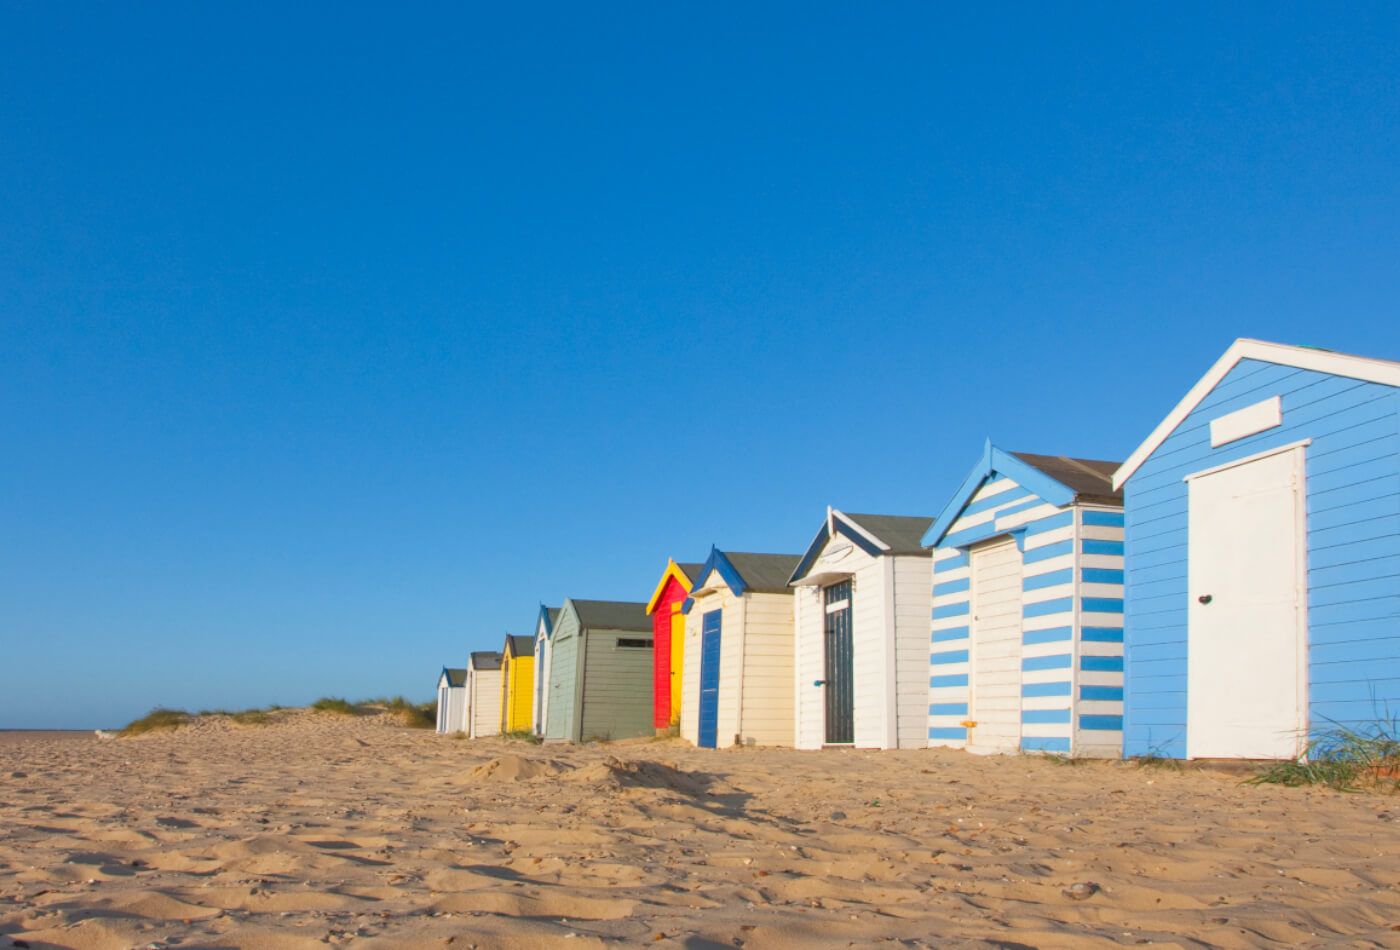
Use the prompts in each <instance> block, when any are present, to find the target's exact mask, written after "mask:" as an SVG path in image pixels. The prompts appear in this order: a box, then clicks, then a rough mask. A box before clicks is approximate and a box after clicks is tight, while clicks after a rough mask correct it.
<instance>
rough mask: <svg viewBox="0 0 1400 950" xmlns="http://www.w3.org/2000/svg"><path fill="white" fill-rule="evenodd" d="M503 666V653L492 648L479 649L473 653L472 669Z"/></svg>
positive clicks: (497, 668)
mask: <svg viewBox="0 0 1400 950" xmlns="http://www.w3.org/2000/svg"><path fill="white" fill-rule="evenodd" d="M500 668H501V655H500V654H499V653H496V652H494V651H492V650H478V651H476V652H475V653H473V654H472V669H474V670H499V669H500Z"/></svg>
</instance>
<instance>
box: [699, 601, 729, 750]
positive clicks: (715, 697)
mask: <svg viewBox="0 0 1400 950" xmlns="http://www.w3.org/2000/svg"><path fill="white" fill-rule="evenodd" d="M723 614H724V611H722V610H711V611H710V612H708V613H706V614H705V615H704V616H702V617H701V618H700V709H699V713H700V735H699V737H698V741H697V743H696V744H697V745H699V746H700V748H702V749H713V748H715V747H716V745H717V744H718V742H717V740H718V738H719V736H718V732H719V647H720V634H721V631H722V627H723V624H722V617H723Z"/></svg>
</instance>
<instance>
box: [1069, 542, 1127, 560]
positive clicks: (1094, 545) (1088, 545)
mask: <svg viewBox="0 0 1400 950" xmlns="http://www.w3.org/2000/svg"><path fill="white" fill-rule="evenodd" d="M1080 550H1081V551H1083V552H1084V553H1085V554H1117V555H1120V556H1121V555H1122V553H1123V542H1122V541H1093V540H1085V541H1084V543H1083V545H1082V546H1081V547H1080Z"/></svg>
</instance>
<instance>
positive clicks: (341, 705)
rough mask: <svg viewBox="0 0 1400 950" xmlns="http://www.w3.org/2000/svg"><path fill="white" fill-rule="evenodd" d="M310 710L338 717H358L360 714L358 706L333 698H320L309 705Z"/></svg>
mask: <svg viewBox="0 0 1400 950" xmlns="http://www.w3.org/2000/svg"><path fill="white" fill-rule="evenodd" d="M311 708H312V709H314V710H316V711H317V712H328V713H335V714H337V715H340V716H358V715H360V712H361V710H360V707H359V706H356V705H355V704H353V703H349V702H346V701H345V700H343V699H340V698H338V697H335V696H322V697H321V698H320V699H318V700H316V701H315V702H314V703H312V704H311Z"/></svg>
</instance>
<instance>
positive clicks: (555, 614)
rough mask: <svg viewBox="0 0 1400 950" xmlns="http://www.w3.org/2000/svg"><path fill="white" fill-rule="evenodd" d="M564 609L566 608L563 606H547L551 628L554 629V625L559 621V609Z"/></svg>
mask: <svg viewBox="0 0 1400 950" xmlns="http://www.w3.org/2000/svg"><path fill="white" fill-rule="evenodd" d="M563 609H564V608H563V607H546V608H545V610H548V611H549V629H551V630H553V629H554V625H555V624H556V623H558V622H559V611H561V610H563Z"/></svg>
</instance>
